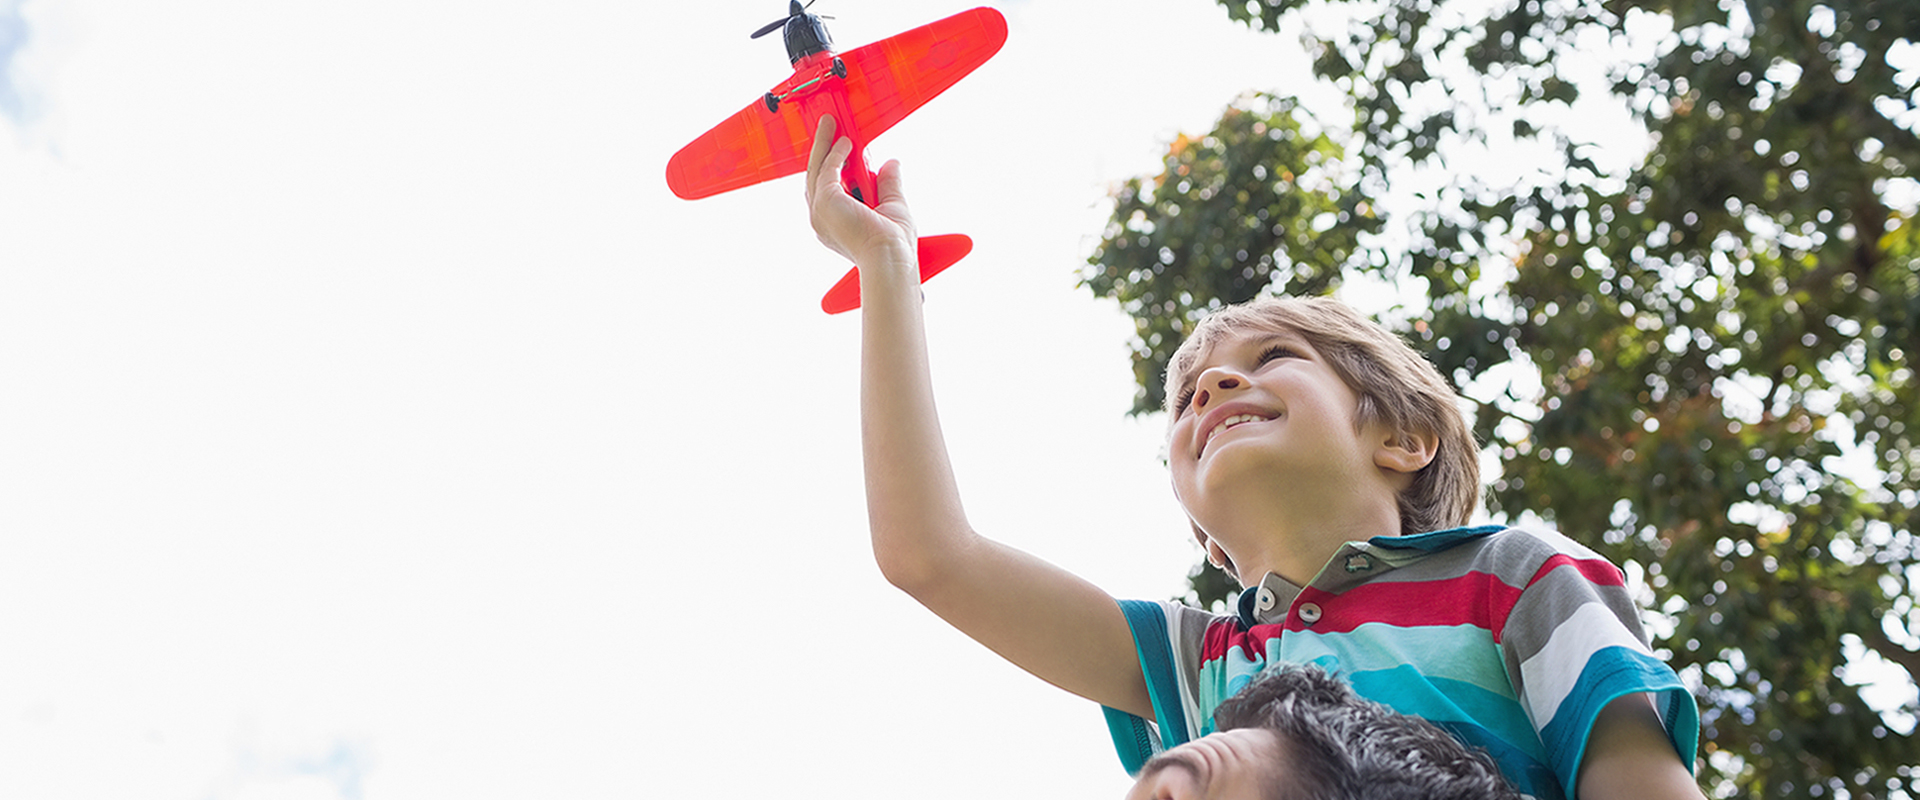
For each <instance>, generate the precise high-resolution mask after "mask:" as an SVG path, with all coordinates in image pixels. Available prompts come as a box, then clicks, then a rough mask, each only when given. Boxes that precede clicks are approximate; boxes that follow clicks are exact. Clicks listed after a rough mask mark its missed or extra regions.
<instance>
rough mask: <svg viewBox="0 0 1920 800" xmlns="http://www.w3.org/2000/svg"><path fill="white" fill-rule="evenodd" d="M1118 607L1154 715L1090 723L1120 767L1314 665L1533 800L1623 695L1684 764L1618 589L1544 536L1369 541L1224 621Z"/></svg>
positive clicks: (1672, 696) (1691, 734)
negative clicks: (1431, 728) (1416, 720)
mask: <svg viewBox="0 0 1920 800" xmlns="http://www.w3.org/2000/svg"><path fill="white" fill-rule="evenodd" d="M1121 607H1122V610H1123V611H1125V612H1126V614H1127V619H1128V622H1129V624H1130V625H1132V627H1133V636H1134V645H1135V647H1136V649H1137V650H1138V651H1139V654H1140V659H1141V666H1142V668H1143V670H1144V671H1145V673H1146V674H1147V676H1148V688H1149V695H1150V696H1151V697H1152V699H1153V703H1154V708H1155V712H1156V717H1157V719H1156V720H1155V724H1154V725H1151V726H1149V725H1147V724H1145V722H1144V721H1142V720H1140V719H1139V718H1137V717H1133V716H1132V715H1130V714H1125V713H1123V712H1119V711H1115V710H1112V709H1108V710H1107V711H1108V722H1109V724H1110V726H1111V728H1112V733H1113V735H1114V743H1115V746H1116V747H1118V748H1120V750H1121V760H1122V762H1123V763H1124V764H1125V765H1126V766H1127V768H1128V770H1129V771H1136V770H1138V769H1139V766H1140V763H1141V762H1142V761H1143V760H1144V758H1145V757H1146V756H1149V755H1151V754H1152V752H1157V751H1158V750H1160V749H1162V748H1165V747H1173V746H1175V745H1178V744H1180V743H1182V742H1185V741H1189V740H1191V739H1195V738H1198V737H1200V736H1205V735H1206V734H1208V733H1211V732H1212V731H1213V710H1214V708H1215V707H1217V706H1219V705H1220V703H1221V701H1223V700H1226V699H1227V698H1229V697H1232V696H1233V695H1234V694H1235V693H1237V692H1239V691H1240V690H1241V689H1243V688H1245V687H1246V686H1247V684H1249V683H1251V682H1252V681H1253V679H1254V677H1255V676H1257V675H1258V674H1259V673H1260V672H1261V671H1262V670H1264V669H1266V668H1267V667H1269V666H1275V665H1281V664H1315V665H1318V666H1319V667H1320V668H1322V669H1324V670H1326V671H1328V672H1330V673H1332V674H1334V675H1337V676H1339V677H1340V678H1341V679H1342V680H1345V681H1347V682H1348V683H1350V684H1351V685H1352V686H1353V688H1354V691H1355V692H1356V693H1358V694H1359V695H1360V696H1362V697H1366V698H1368V699H1370V700H1373V701H1375V702H1378V703H1382V704H1384V705H1387V706H1389V707H1391V708H1393V709H1395V710H1397V711H1400V712H1403V713H1407V714H1412V715H1415V716H1418V717H1422V718H1424V719H1426V720H1428V721H1430V722H1433V723H1435V724H1437V725H1439V726H1440V727H1442V728H1445V729H1447V730H1448V731H1450V732H1452V733H1453V734H1454V735H1455V736H1457V737H1458V738H1460V739H1461V740H1463V741H1465V742H1467V743H1468V744H1471V745H1474V746H1477V747H1479V748H1481V749H1484V750H1485V751H1487V753H1488V754H1489V755H1490V756H1492V757H1493V759H1494V761H1496V762H1497V763H1498V764H1499V766H1500V769H1501V771H1502V772H1503V773H1505V774H1506V776H1507V777H1508V778H1509V779H1510V780H1512V781H1513V783H1514V785H1515V786H1516V787H1517V788H1518V789H1519V790H1520V791H1521V792H1522V793H1524V794H1527V795H1529V796H1531V797H1534V798H1538V800H1559V798H1572V797H1573V794H1574V792H1573V790H1572V787H1573V785H1574V777H1575V776H1576V775H1578V774H1579V769H1580V757H1581V754H1582V753H1583V752H1584V751H1585V749H1586V742H1587V735H1588V733H1589V732H1590V731H1591V730H1592V728H1593V721H1594V718H1595V717H1596V716H1597V715H1598V714H1599V713H1600V709H1601V708H1602V707H1604V706H1605V705H1606V704H1607V703H1608V702H1609V701H1611V700H1613V699H1615V698H1618V697H1620V696H1623V695H1627V694H1632V693H1635V692H1648V693H1651V695H1652V696H1653V698H1654V705H1655V707H1656V709H1657V710H1658V711H1659V713H1660V719H1661V722H1662V724H1663V725H1664V726H1665V727H1666V730H1667V735H1668V737H1669V738H1670V739H1672V741H1673V745H1674V750H1675V752H1676V753H1677V754H1678V755H1679V757H1680V760H1681V762H1682V763H1684V764H1686V765H1687V768H1688V769H1692V768H1693V760H1694V750H1695V747H1696V746H1697V743H1698V739H1699V730H1700V722H1699V711H1698V709H1697V708H1696V707H1695V705H1694V701H1693V697H1692V695H1690V694H1688V692H1687V690H1686V687H1685V686H1684V685H1683V684H1682V683H1681V682H1680V679H1679V676H1677V675H1675V674H1674V671H1673V669H1672V668H1671V667H1669V666H1667V664H1666V662H1664V661H1661V660H1660V659H1659V658H1657V657H1655V656H1654V654H1653V652H1652V650H1650V649H1649V648H1648V646H1647V642H1646V636H1645V634H1644V633H1642V631H1641V627H1640V621H1639V617H1638V615H1637V613H1636V610H1635V607H1634V603H1633V601H1632V599H1631V598H1630V597H1629V596H1628V594H1627V590H1626V580H1625V576H1624V575H1623V574H1622V573H1621V571H1620V569H1619V568H1618V567H1615V566H1614V565H1613V564H1612V563H1610V562H1608V561H1607V560H1606V559H1604V558H1602V557H1601V556H1599V555H1598V554H1596V553H1594V552H1593V551H1591V550H1589V549H1587V548H1585V547H1583V546H1581V545H1579V544H1577V543H1575V542H1574V541H1573V540H1571V539H1568V538H1566V537H1564V536H1561V535H1559V534H1543V533H1535V532H1530V531H1523V530H1519V529H1515V528H1501V527H1498V526H1489V527H1478V528H1454V529H1451V530H1444V531H1436V532H1433V533H1426V534H1420V535H1416V536H1397V537H1396V536H1381V537H1375V538H1373V539H1370V540H1368V541H1364V542H1348V543H1347V544H1345V545H1343V546H1342V547H1341V549H1340V551H1339V552H1338V553H1337V554H1335V555H1334V557H1333V559H1332V560H1331V561H1329V562H1328V563H1327V565H1326V566H1325V567H1323V568H1322V569H1321V571H1320V574H1319V575H1317V576H1315V577H1314V579H1313V581H1312V582H1310V583H1309V584H1308V585H1307V586H1306V587H1304V588H1302V587H1299V586H1295V585H1294V584H1292V583H1289V582H1287V581H1286V580H1284V579H1282V578H1280V577H1279V576H1277V575H1273V574H1268V575H1267V576H1266V578H1265V579H1264V580H1262V581H1261V582H1260V584H1259V585H1257V586H1254V587H1251V588H1249V589H1247V591H1246V592H1244V593H1243V594H1242V595H1241V596H1240V608H1239V613H1238V614H1235V615H1228V616H1216V615H1213V614H1209V613H1207V612H1205V611H1202V610H1200V609H1196V608H1192V607H1189V606H1184V605H1179V604H1176V603H1156V602H1145V601H1136V600H1127V601H1121ZM1156 676H1158V678H1157V679H1156ZM1562 787H1566V788H1564V789H1563V788H1562Z"/></svg>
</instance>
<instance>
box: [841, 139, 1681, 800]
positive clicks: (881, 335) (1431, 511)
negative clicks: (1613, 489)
mask: <svg viewBox="0 0 1920 800" xmlns="http://www.w3.org/2000/svg"><path fill="white" fill-rule="evenodd" d="M851 147H852V146H851V143H850V142H848V141H846V140H838V141H836V140H835V137H834V128H833V121H832V120H831V119H830V118H826V119H822V120H821V121H820V127H819V130H818V131H817V132H816V135H815V139H814V144H813V151H812V153H811V155H810V157H809V160H808V169H807V183H806V193H807V203H808V206H809V209H810V211H811V218H812V222H813V227H814V230H815V232H816V233H818V234H819V236H820V239H821V241H822V242H823V243H825V244H826V245H827V246H828V247H830V248H832V249H833V250H835V251H836V252H839V253H840V254H842V255H844V256H846V257H848V258H849V259H851V260H852V261H853V262H854V263H855V264H858V265H859V266H860V281H861V283H860V291H861V297H862V305H863V307H864V312H863V319H862V328H861V394H860V403H861V433H862V437H861V438H862V452H863V457H864V459H865V463H866V489H867V510H868V521H869V523H870V527H871V533H872V539H873V548H874V558H875V560H876V561H877V562H878V563H879V566H880V569H881V572H882V573H883V574H885V575H886V577H887V579H888V581H890V582H892V583H893V584H894V585H896V586H898V587H900V588H901V589H902V590H904V591H906V592H907V593H909V594H911V595H913V597H914V598H915V599H916V600H918V601H920V602H921V603H922V604H924V605H925V606H927V608H928V609H930V610H932V611H933V612H934V613H935V614H938V615H939V616H940V617H941V618H943V619H945V620H946V621H947V622H948V623H950V624H952V625H953V626H954V627H956V628H959V629H960V630H961V631H962V632H965V633H966V634H967V635H968V636H971V637H973V638H974V639H975V640H976V641H979V642H980V643H981V644H984V645H986V646H987V647H988V648H990V649H992V650H993V651H994V652H996V653H999V654H1000V655H1001V656H1002V657H1004V658H1006V659H1008V660H1009V661H1012V662H1013V663H1014V664H1016V665H1019V666H1020V667H1021V668H1022V669H1025V670H1027V671H1028V672H1031V673H1033V674H1034V675H1037V676H1039V677H1040V678H1041V679H1043V680H1046V681H1047V682H1049V683H1052V684H1054V685H1055V686H1059V687H1060V688H1063V689H1066V690H1067V691H1070V692H1073V693H1074V694H1077V695H1080V696H1081V697H1085V698H1087V699H1090V700H1093V701H1095V702H1098V703H1100V704H1101V705H1103V706H1106V707H1108V708H1109V709H1110V710H1111V711H1110V714H1109V720H1110V722H1111V723H1113V726H1114V732H1115V743H1116V745H1117V746H1122V758H1123V761H1124V762H1125V763H1126V764H1127V766H1128V767H1129V769H1130V770H1132V769H1136V768H1137V767H1138V766H1139V765H1140V762H1141V760H1142V759H1141V756H1142V755H1144V751H1149V750H1152V749H1155V746H1156V745H1157V744H1167V745H1169V746H1170V745H1172V744H1178V743H1179V742H1182V741H1186V740H1188V739H1192V738H1198V737H1199V736H1201V735H1203V734H1205V733H1207V732H1208V731H1209V730H1210V729H1211V728H1212V724H1211V722H1210V719H1211V716H1212V712H1213V708H1214V706H1216V705H1218V704H1219V703H1220V702H1221V701H1223V700H1225V699H1226V698H1227V697H1229V696H1231V695H1232V694H1233V693H1234V692H1236V691H1238V690H1239V689H1241V688H1243V687H1244V685H1245V684H1246V683H1247V682H1248V681H1250V680H1251V678H1252V676H1253V675H1254V674H1256V673H1257V672H1259V671H1260V670H1261V669H1262V668H1264V667H1265V666H1266V665H1267V664H1268V662H1272V663H1275V664H1279V663H1298V662H1309V661H1311V662H1314V663H1316V664H1319V665H1321V666H1323V667H1325V668H1327V669H1329V670H1330V671H1332V672H1334V673H1335V674H1337V675H1339V676H1340V677H1342V679H1344V680H1347V681H1348V682H1350V683H1352V684H1353V685H1354V686H1355V687H1356V690H1357V691H1358V692H1359V693H1360V694H1361V695H1362V696H1364V697H1368V698H1370V699H1374V700H1378V701H1381V702H1384V703H1386V704H1387V705H1388V706H1390V707H1393V708H1395V709H1396V710H1399V711H1402V712H1406V713H1411V714H1415V715H1418V716H1422V717H1425V718H1427V719H1429V720H1430V721H1433V722H1436V723H1437V724H1440V725H1442V726H1443V727H1447V728H1448V729H1449V730H1450V731H1451V732H1453V733H1455V734H1456V735H1457V736H1461V737H1462V738H1465V739H1467V741H1468V742H1469V743H1471V744H1474V745H1477V746H1480V747H1484V748H1488V749H1490V750H1492V751H1493V752H1492V755H1493V757H1494V758H1495V760H1496V761H1497V762H1499V763H1500V764H1501V768H1502V770H1503V771H1504V772H1505V773H1506V775H1507V777H1508V778H1509V779H1510V780H1512V781H1514V783H1515V785H1516V786H1518V787H1519V788H1520V790H1521V791H1522V792H1523V793H1526V794H1528V795H1532V796H1534V797H1537V798H1543V799H1544V798H1558V797H1568V798H1572V797H1575V796H1576V795H1577V796H1578V797H1581V798H1586V799H1587V800H1616V799H1617V800H1655V798H1669V797H1678V798H1690V799H1692V798H1700V797H1701V795H1700V792H1699V789H1698V787H1697V786H1695V785H1694V783H1693V780H1692V776H1691V765H1692V760H1693V749H1694V739H1695V737H1697V730H1698V721H1697V716H1696V715H1697V712H1696V711H1695V709H1694V707H1693V705H1692V701H1691V698H1690V697H1687V695H1686V692H1685V690H1684V688H1682V687H1681V685H1680V683H1679V681H1678V679H1677V678H1675V677H1674V675H1673V672H1672V670H1671V669H1669V668H1667V667H1666V665H1665V664H1663V663H1661V662H1659V661H1657V660H1655V659H1653V658H1652V656H1651V655H1650V653H1648V652H1647V648H1646V645H1645V644H1644V637H1643V636H1641V634H1640V631H1639V626H1638V622H1637V621H1636V620H1635V618H1634V615H1633V610H1632V607H1631V603H1629V602H1627V601H1626V596H1625V592H1624V589H1623V588H1622V586H1621V585H1620V584H1621V583H1622V581H1621V580H1620V578H1619V570H1618V569H1617V568H1614V567H1613V566H1612V565H1610V564H1607V563H1606V562H1605V561H1604V560H1601V559H1599V558H1597V557H1595V556H1593V555H1592V554H1591V553H1588V552H1585V551H1584V550H1583V549H1580V548H1578V546H1577V545H1574V544H1573V543H1572V542H1570V541H1567V540H1565V539H1563V538H1558V537H1554V538H1551V539H1548V538H1543V537H1536V536H1534V535H1532V534H1527V533H1524V532H1520V531H1496V530H1495V529H1490V528H1483V529H1452V530H1443V531H1438V532H1433V533H1426V531H1429V530H1432V529H1433V528H1439V527H1444V526H1448V525H1459V524H1462V523H1463V522H1465V519H1466V516H1467V514H1468V513H1470V512H1471V510H1472V507H1473V502H1474V498H1475V497H1477V493H1478V491H1479V487H1478V482H1477V476H1476V475H1475V474H1474V473H1473V471H1472V465H1473V463H1474V459H1475V458H1476V456H1475V453H1474V448H1473V444H1472V439H1471V436H1469V435H1465V427H1464V424H1463V423H1461V422H1460V421H1459V419H1458V414H1457V412H1454V411H1453V410H1452V409H1453V407H1452V394H1451V392H1449V391H1446V390H1445V386H1446V384H1445V382H1444V380H1442V379H1441V378H1440V377H1439V375H1438V374H1437V373H1436V372H1435V371H1434V370H1433V368H1432V367H1431V366H1430V365H1426V364H1425V362H1424V361H1422V360H1421V359H1420V358H1419V356H1418V355H1417V354H1413V353H1412V351H1411V350H1410V349H1408V348H1406V346H1405V345H1404V344H1398V350H1395V349H1394V348H1392V347H1386V346H1385V344H1387V343H1395V344H1397V342H1396V341H1395V340H1393V339H1392V337H1391V335H1389V334H1386V333H1385V332H1384V331H1381V330H1380V329H1379V328H1378V326H1374V325H1372V324H1371V323H1368V322H1366V321H1365V320H1364V319H1362V318H1359V317H1357V315H1354V314H1353V313H1352V312H1351V311H1345V310H1344V308H1343V307H1340V306H1338V305H1337V304H1329V303H1324V302H1320V303H1309V304H1308V305H1309V306H1312V308H1311V309H1310V310H1311V311H1315V312H1318V313H1308V314H1295V313H1292V312H1294V311H1296V310H1298V308H1296V307H1280V306H1268V307H1255V308H1249V309H1243V310H1242V311H1241V312H1236V313H1239V314H1240V315H1241V316H1243V317H1245V320H1244V324H1227V323H1226V320H1227V319H1229V318H1231V317H1232V316H1233V314H1222V315H1218V318H1219V319H1220V320H1221V322H1219V323H1215V322H1213V321H1212V320H1210V321H1209V323H1208V324H1207V325H1205V326H1203V327H1202V329H1201V331H1199V332H1197V333H1196V334H1195V336H1194V337H1193V340H1192V341H1190V342H1189V343H1188V344H1187V345H1184V346H1183V347H1182V351H1181V353H1182V355H1181V357H1180V358H1178V359H1176V364H1175V369H1174V370H1173V372H1174V374H1173V375H1171V376H1170V380H1171V381H1172V384H1173V388H1174V389H1175V391H1174V392H1172V393H1170V397H1174V398H1176V401H1175V403H1174V406H1175V407H1174V408H1172V409H1170V410H1171V411H1172V412H1173V414H1174V418H1173V423H1172V428H1171V433H1170V439H1169V446H1168V450H1169V457H1170V460H1169V463H1170V466H1171V468H1172V471H1173V483H1174V491H1175V493H1176V494H1177V495H1178V496H1179V499H1180V502H1181V505H1182V506H1183V507H1184V508H1185V509H1186V510H1187V513H1188V515H1189V516H1190V517H1191V518H1192V520H1193V523H1194V530H1195V534H1196V536H1198V537H1199V539H1200V541H1201V544H1202V546H1203V547H1204V548H1205V549H1206V551H1207V554H1208V558H1209V559H1210V560H1212V561H1213V562H1214V563H1216V564H1218V565H1220V566H1222V567H1223V568H1225V569H1228V570H1229V571H1230V572H1231V573H1232V574H1234V575H1235V576H1236V578H1238V579H1239V580H1240V581H1241V583H1242V585H1244V586H1247V587H1248V590H1247V592H1246V593H1245V594H1244V595H1243V596H1242V598H1241V603H1240V606H1241V608H1240V611H1241V612H1242V613H1241V614H1237V615H1231V616H1227V617H1219V618H1214V617H1211V616H1210V615H1207V614H1205V613H1204V612H1200V611H1198V610H1196V609H1181V608H1180V607H1177V606H1171V605H1160V604H1140V603H1127V604H1120V603H1116V602H1115V601H1114V600H1113V599H1112V598H1110V597H1108V596H1107V595H1106V593H1104V592H1102V591H1101V590H1100V589H1099V588H1097V587H1095V586H1093V585H1092V584H1090V583H1087V582H1086V581H1084V580H1082V579H1080V578H1079V577H1077V576H1075V575H1073V574H1071V573H1069V572H1066V571H1065V570H1062V569H1060V568H1059V567H1056V566H1054V565H1052V564H1049V563H1046V562H1044V561H1041V560H1039V559H1037V558H1034V557H1033V556H1030V555H1028V554H1026V553H1023V552H1020V551H1018V550H1015V549H1013V548H1010V547H1007V546H1005V545H1002V544H1000V543H998V542H995V541H993V540H991V539H987V538H985V537H982V536H980V535H979V534H977V533H975V532H974V531H973V530H972V528H971V527H970V526H969V525H968V524H967V519H966V515H965V512H964V511H963V510H962V509H961V505H960V498H959V491H958V489H957V487H956V486H955V484H954V480H953V475H952V472H951V469H950V466H949V464H948V460H947V455H946V446H945V444H944V442H943V441H942V438H941V434H940V427H939V421H938V418H937V416H936V415H935V412H934V403H933V396H932V388H931V382H930V378H929V372H928V367H927V358H926V342H925V328H924V325H923V322H922V318H921V308H920V289H919V280H918V268H917V265H916V263H915V242H916V238H915V231H914V227H913V220H912V216H911V215H910V214H909V212H908V210H907V205H906V201H905V198H904V196H903V194H902V191H901V180H900V166H899V164H898V162H888V163H887V164H886V165H885V166H883V167H882V168H881V170H880V176H879V178H880V179H879V200H880V202H879V204H878V205H877V206H876V207H874V208H868V207H867V206H865V205H863V204H861V203H860V202H859V201H856V200H854V199H853V198H852V197H850V196H848V195H847V194H846V192H845V190H844V188H843V187H842V186H841V184H840V179H839V174H840V169H841V166H842V165H843V164H844V163H845V161H846V159H847V156H848V154H849V153H850V152H851ZM1343 312H1344V313H1343ZM1383 340H1384V341H1383ZM1422 368H1424V369H1422ZM1408 382H1412V383H1411V385H1413V388H1414V389H1415V391H1411V392H1405V391H1397V390H1396V391H1392V392H1388V393H1382V391H1381V390H1382V389H1390V390H1391V389H1396V387H1399V388H1405V386H1403V384H1408ZM1434 387H1438V389H1439V390H1440V394H1441V395H1443V396H1444V398H1445V401H1444V402H1443V403H1440V404H1438V405H1437V406H1436V405H1435V403H1434V402H1433V400H1432V397H1433V395H1434V391H1433V389H1434ZM1448 420H1451V423H1449V422H1448ZM1463 471H1464V472H1463ZM1409 533H1411V534H1414V535H1411V536H1408V535H1406V534H1409ZM1529 569H1531V570H1532V571H1531V572H1529V571H1528V570H1529ZM1522 573H1524V574H1522ZM1516 576H1517V577H1516ZM1429 591H1439V592H1441V593H1440V594H1437V595H1432V596H1429V595H1428V594H1427V593H1428V592H1429ZM1349 597H1359V598H1361V599H1362V600H1364V602H1357V603H1352V604H1349V603H1348V602H1347V600H1348V598H1349ZM1436 610H1437V611H1442V612H1446V613H1441V614H1434V613H1430V612H1434V611H1436ZM1323 617H1325V618H1326V619H1325V622H1324V623H1322V618H1323ZM1316 624H1319V625H1320V627H1319V629H1318V630H1315V629H1314V626H1315V625H1316ZM1656 701H1657V703H1658V706H1657V707H1658V709H1659V710H1658V711H1656ZM1140 717H1144V718H1148V719H1154V720H1156V721H1157V723H1158V726H1157V728H1152V727H1149V726H1147V725H1146V724H1145V723H1144V722H1141V721H1140V720H1139V719H1138V718H1140ZM1155 737H1161V738H1162V739H1163V741H1161V742H1157V743H1156V742H1155V741H1154V740H1155ZM1136 743H1138V744H1140V745H1143V747H1141V748H1139V749H1138V750H1136V749H1134V747H1133V745H1135V744H1136Z"/></svg>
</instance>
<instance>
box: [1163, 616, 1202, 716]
mask: <svg viewBox="0 0 1920 800" xmlns="http://www.w3.org/2000/svg"><path fill="white" fill-rule="evenodd" d="M1179 609H1180V606H1179V605H1177V604H1174V603H1161V604H1160V612H1161V613H1162V614H1165V615H1166V616H1167V649H1168V650H1170V651H1172V653H1173V676H1174V679H1175V680H1176V681H1177V682H1178V688H1179V690H1180V710H1181V711H1184V712H1186V716H1187V741H1189V742H1191V741H1193V740H1195V739H1198V738H1200V698H1199V697H1198V696H1197V693H1196V692H1194V691H1191V689H1192V688H1193V687H1194V686H1196V685H1198V684H1199V677H1198V676H1197V675H1195V674H1194V673H1193V670H1195V669H1196V668H1198V665H1199V664H1200V658H1199V656H1198V655H1195V656H1194V657H1192V658H1188V657H1187V652H1186V644H1187V643H1186V641H1185V640H1186V636H1184V635H1183V634H1184V633H1185V631H1184V630H1183V629H1182V628H1181V626H1180V610H1179ZM1201 638H1202V639H1203V640H1204V639H1205V638H1206V637H1205V636H1204V635H1202V636H1201Z"/></svg>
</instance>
